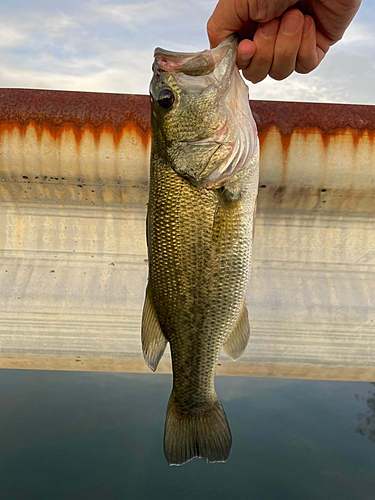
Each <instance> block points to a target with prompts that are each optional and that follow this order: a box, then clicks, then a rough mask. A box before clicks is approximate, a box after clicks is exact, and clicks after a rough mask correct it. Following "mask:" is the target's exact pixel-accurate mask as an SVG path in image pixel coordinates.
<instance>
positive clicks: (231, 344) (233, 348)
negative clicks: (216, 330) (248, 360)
mask: <svg viewBox="0 0 375 500" xmlns="http://www.w3.org/2000/svg"><path fill="white" fill-rule="evenodd" d="M249 338H250V324H249V317H248V314H247V308H246V305H245V304H244V306H243V309H242V313H241V315H240V317H239V319H238V321H237V325H236V326H235V328H234V330H233V332H232V333H231V334H230V335H229V337H228V340H227V341H226V342H225V344H224V351H225V352H226V353H227V354H228V356H229V357H231V358H232V359H233V360H235V359H238V358H239V357H240V356H241V355H242V354H243V353H244V351H245V349H246V346H247V343H248V342H249Z"/></svg>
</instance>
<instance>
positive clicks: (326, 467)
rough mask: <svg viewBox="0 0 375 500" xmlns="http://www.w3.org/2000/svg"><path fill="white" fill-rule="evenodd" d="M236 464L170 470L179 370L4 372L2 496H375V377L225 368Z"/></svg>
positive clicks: (60, 499) (223, 388) (0, 391)
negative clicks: (171, 413) (167, 426)
mask: <svg viewBox="0 0 375 500" xmlns="http://www.w3.org/2000/svg"><path fill="white" fill-rule="evenodd" d="M216 386H217V392H218V395H219V397H220V398H221V400H222V402H223V405H224V408H225V410H226V413H227V417H228V421H229V423H230V426H231V430H232V435H233V448H232V453H231V456H230V458H229V460H228V462H227V463H226V464H206V463H205V462H203V461H202V460H198V459H195V460H193V461H192V462H189V463H188V464H186V465H184V466H182V467H169V466H168V465H167V463H166V462H165V459H164V455H163V449H162V443H163V431H164V418H165V409H166V405H167V401H168V397H169V392H170V389H171V376H169V375H158V374H150V375H145V374H113V373H87V372H86V373H85V372H84V373H82V372H80V373H74V372H47V371H45V372H44V371H21V370H20V371H18V370H0V471H1V482H0V499H1V500H8V499H9V500H34V499H35V500H44V499H46V500H51V499H53V500H65V499H69V500H75V499H90V500H104V499H105V500H119V499H122V498H124V499H131V500H132V499H135V500H143V499H150V498H152V499H153V500H159V499H160V500H169V499H170V500H172V499H173V500H183V499H189V500H194V499H211V498H212V499H216V500H217V499H231V498H236V499H251V500H283V499H285V500H301V499H303V500H309V499H311V500H315V499H319V500H320V499H327V500H335V499H340V500H343V499H348V500H354V499H357V498H360V499H361V500H373V499H374V498H375V472H374V471H375V412H374V397H375V396H374V393H375V386H374V385H373V384H370V383H358V382H322V381H306V380H277V379H261V378H239V377H217V379H216Z"/></svg>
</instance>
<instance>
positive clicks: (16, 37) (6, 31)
mask: <svg viewBox="0 0 375 500" xmlns="http://www.w3.org/2000/svg"><path fill="white" fill-rule="evenodd" d="M25 40H26V36H25V34H24V33H23V32H21V30H20V29H19V27H17V26H15V27H13V26H9V25H7V24H6V23H4V22H2V23H1V24H0V48H3V47H9V48H10V47H18V46H19V45H22V44H23V43H24V42H25Z"/></svg>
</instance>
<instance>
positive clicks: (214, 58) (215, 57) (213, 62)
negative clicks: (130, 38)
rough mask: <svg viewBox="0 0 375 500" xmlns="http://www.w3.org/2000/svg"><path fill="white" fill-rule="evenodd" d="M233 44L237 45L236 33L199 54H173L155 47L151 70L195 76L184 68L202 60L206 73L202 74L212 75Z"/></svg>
mask: <svg viewBox="0 0 375 500" xmlns="http://www.w3.org/2000/svg"><path fill="white" fill-rule="evenodd" d="M234 43H236V44H237V43H238V35H237V33H233V34H232V35H230V36H229V37H228V38H226V39H225V40H223V41H222V42H221V43H220V44H219V45H218V46H217V47H215V48H213V49H205V50H203V51H201V52H174V51H171V50H167V49H163V48H161V47H157V48H156V49H155V50H154V63H153V70H154V72H156V71H157V70H158V69H161V70H162V71H167V72H169V73H179V72H182V73H185V72H186V74H191V75H195V74H197V73H194V72H189V70H188V69H187V68H186V67H187V66H188V65H189V63H190V62H192V61H194V60H197V59H199V58H202V59H205V61H206V71H205V72H203V73H202V74H209V73H212V72H213V71H214V70H215V69H216V67H217V66H218V64H220V62H221V61H222V59H223V58H224V57H225V55H226V54H227V52H228V50H229V48H230V47H231V46H232V45H233V44H234ZM223 49H224V50H223ZM225 49H227V50H225ZM185 68H186V71H185Z"/></svg>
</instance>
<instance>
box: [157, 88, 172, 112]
mask: <svg viewBox="0 0 375 500" xmlns="http://www.w3.org/2000/svg"><path fill="white" fill-rule="evenodd" d="M156 100H157V102H158V103H159V104H160V106H161V107H162V108H164V109H168V108H170V107H171V106H172V105H173V103H174V94H173V92H172V91H171V90H169V89H162V90H161V91H160V92H159V94H158V96H157V98H156Z"/></svg>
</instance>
